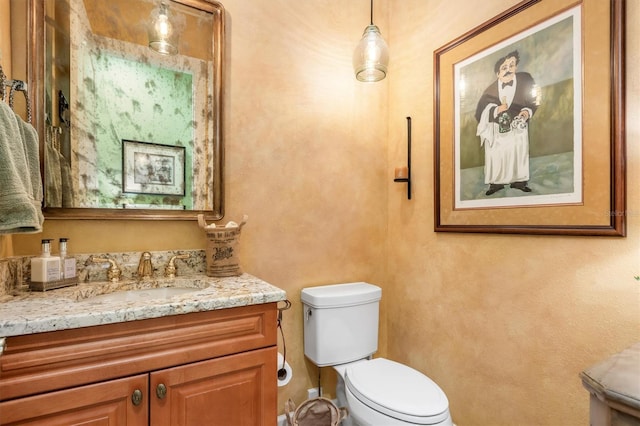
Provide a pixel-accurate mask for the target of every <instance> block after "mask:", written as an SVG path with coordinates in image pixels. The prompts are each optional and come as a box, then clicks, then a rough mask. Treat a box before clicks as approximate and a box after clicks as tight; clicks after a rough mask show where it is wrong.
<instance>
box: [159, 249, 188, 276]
mask: <svg viewBox="0 0 640 426" xmlns="http://www.w3.org/2000/svg"><path fill="white" fill-rule="evenodd" d="M189 257H190V256H189V254H186V253H185V254H176V255H175V256H171V259H169V262H167V266H165V268H164V276H165V277H167V278H175V277H176V273H177V272H178V268H177V267H176V265H175V261H176V259H188V258H189Z"/></svg>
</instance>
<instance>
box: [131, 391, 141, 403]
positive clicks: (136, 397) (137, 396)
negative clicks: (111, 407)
mask: <svg viewBox="0 0 640 426" xmlns="http://www.w3.org/2000/svg"><path fill="white" fill-rule="evenodd" d="M131 402H133V405H136V406H138V405H140V403H141V402H142V391H141V390H140V389H136V390H134V391H133V393H132V394H131Z"/></svg>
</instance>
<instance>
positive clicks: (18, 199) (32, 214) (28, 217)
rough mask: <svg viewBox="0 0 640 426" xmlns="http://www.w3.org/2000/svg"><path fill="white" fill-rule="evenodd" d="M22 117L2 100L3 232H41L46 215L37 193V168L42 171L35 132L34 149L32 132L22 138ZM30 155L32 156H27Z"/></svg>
mask: <svg viewBox="0 0 640 426" xmlns="http://www.w3.org/2000/svg"><path fill="white" fill-rule="evenodd" d="M19 120H20V121H21V120H22V119H20V117H18V116H16V115H15V113H14V112H13V110H12V109H11V108H10V107H9V105H7V104H6V103H4V102H0V234H15V233H34V232H42V223H43V221H44V218H43V216H42V210H41V200H37V199H36V198H35V197H34V191H35V194H36V196H37V194H38V190H37V189H34V188H37V186H39V185H41V183H40V182H35V183H33V184H32V182H31V179H32V176H34V179H37V178H36V177H35V176H36V173H35V170H33V169H34V167H35V168H37V170H38V173H37V174H38V176H39V175H40V161H39V154H38V147H37V145H38V144H37V136H35V152H34V150H33V142H34V141H33V136H34V135H35V133H34V134H33V135H31V136H30V138H31V140H30V141H29V142H26V143H25V141H24V140H23V138H22V133H23V132H24V128H23V126H22V124H20V123H19ZM27 157H29V160H27Z"/></svg>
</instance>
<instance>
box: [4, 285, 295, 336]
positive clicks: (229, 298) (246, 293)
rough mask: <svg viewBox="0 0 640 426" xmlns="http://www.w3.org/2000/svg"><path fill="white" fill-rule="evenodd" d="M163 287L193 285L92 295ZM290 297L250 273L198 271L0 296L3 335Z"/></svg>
mask: <svg viewBox="0 0 640 426" xmlns="http://www.w3.org/2000/svg"><path fill="white" fill-rule="evenodd" d="M158 287H189V288H194V290H193V291H190V292H188V293H183V294H178V295H175V296H172V297H161V298H150V299H145V300H137V301H136V300H112V301H109V300H104V301H101V300H100V298H96V299H95V300H92V298H93V297H94V296H99V295H101V294H106V293H112V292H114V291H123V290H140V289H151V288H158ZM285 299H286V293H285V291H284V290H281V289H279V288H277V287H275V286H273V285H271V284H269V283H267V282H265V281H263V280H261V279H259V278H256V277H254V276H252V275H249V274H242V275H241V276H238V277H227V278H212V277H207V276H205V275H193V276H181V277H177V278H160V279H151V280H143V281H133V280H129V281H123V282H120V283H110V282H90V283H82V284H79V285H77V286H73V287H66V288H61V289H56V290H49V291H47V292H16V293H14V294H12V295H7V296H4V297H3V298H2V300H1V301H0V339H2V338H4V337H9V336H17V335H23V334H32V333H42V332H47V331H56V330H65V329H71V328H80V327H90V326H95V325H103V324H112V323H118V322H126V321H134V320H142V319H147V318H158V317H164V316H169V315H178V314H186V313H191V312H202V311H211V310H215V309H224V308H232V307H238V306H247V305H257V304H262V303H270V302H278V301H282V300H285Z"/></svg>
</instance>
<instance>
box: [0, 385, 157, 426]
mask: <svg viewBox="0 0 640 426" xmlns="http://www.w3.org/2000/svg"><path fill="white" fill-rule="evenodd" d="M78 374H82V373H78ZM148 377H149V376H148V375H147V374H141V375H138V376H132V377H127V378H124V379H118V380H110V381H108V382H102V383H97V384H94V385H87V386H79V387H77V388H72V389H67V390H61V391H56V392H49V393H44V394H40V395H36V396H29V397H25V398H18V399H14V400H11V401H5V402H2V403H0V424H2V425H13V424H20V425H47V426H70V425H83V426H85V425H104V426H107V425H112V426H122V425H126V426H130V425H135V426H142V425H147V424H148V418H149V394H148V384H149V379H148ZM136 390H138V391H140V392H141V395H142V400H141V401H140V403H139V404H138V405H135V404H134V403H133V399H132V395H133V393H134V392H135V391H136ZM138 395H139V394H138Z"/></svg>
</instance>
